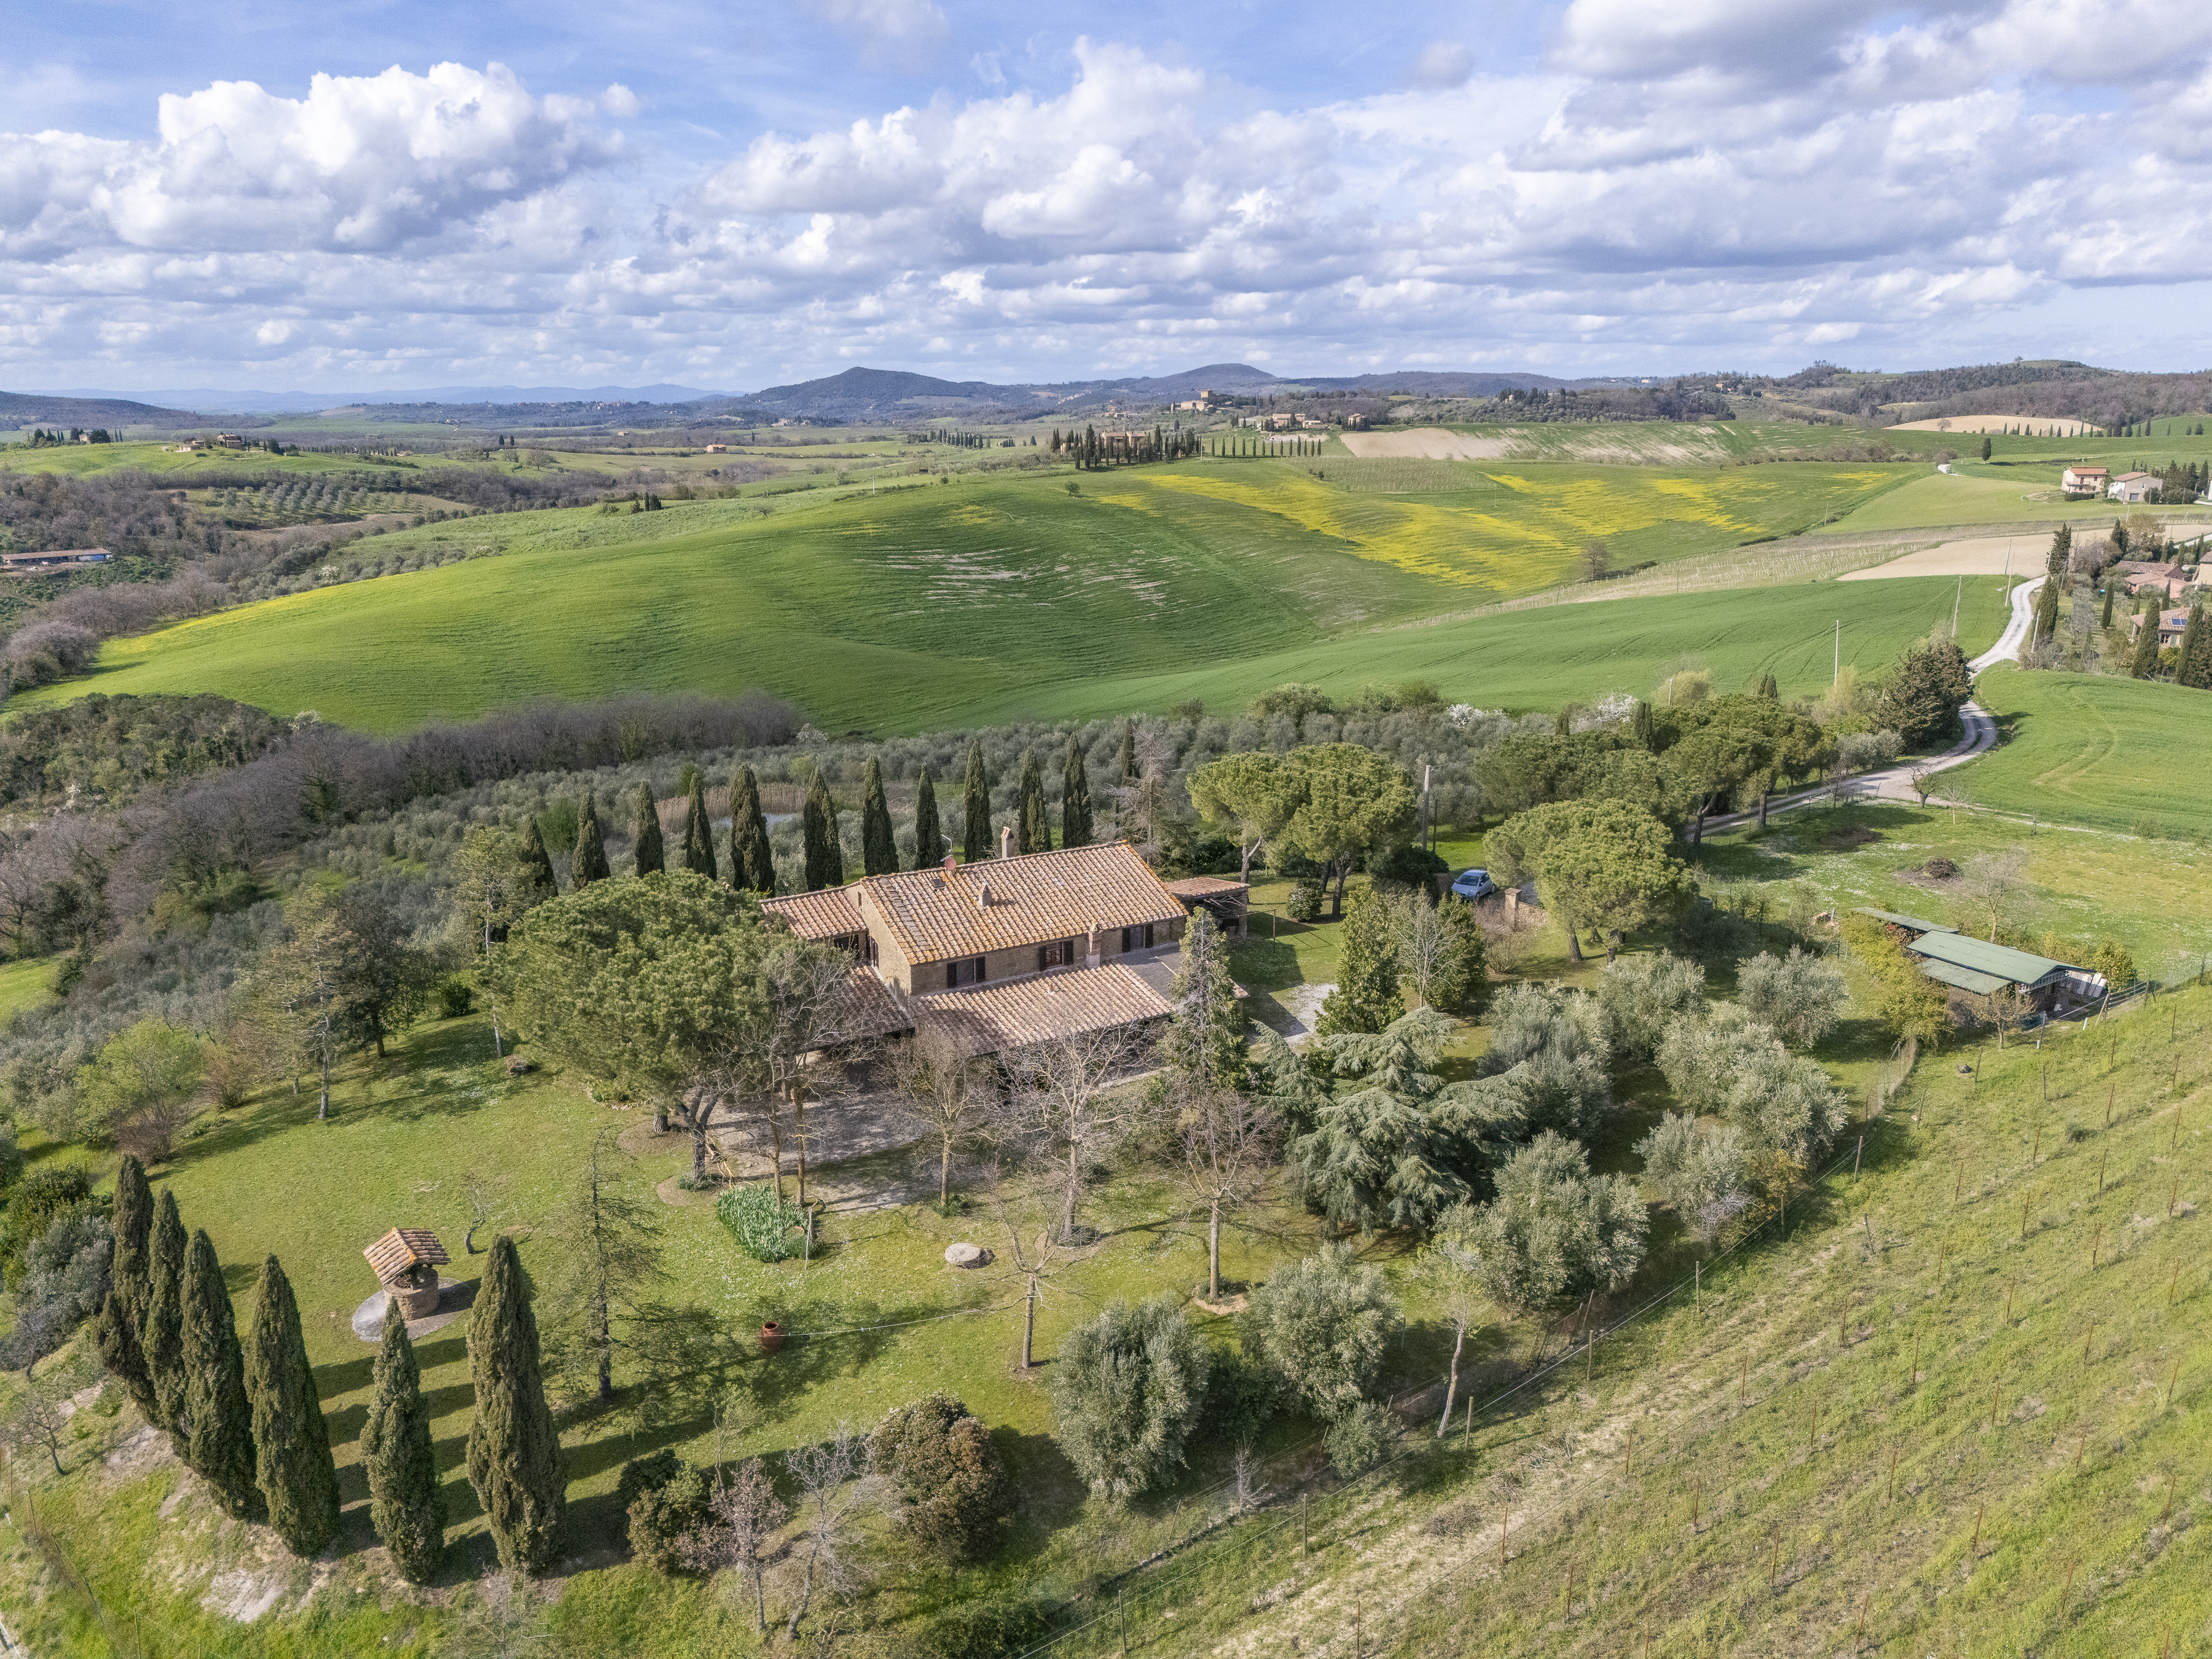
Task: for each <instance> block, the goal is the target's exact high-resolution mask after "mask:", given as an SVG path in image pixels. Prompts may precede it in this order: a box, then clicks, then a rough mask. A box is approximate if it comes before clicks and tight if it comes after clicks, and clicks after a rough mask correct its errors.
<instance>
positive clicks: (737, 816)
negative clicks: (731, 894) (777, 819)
mask: <svg viewBox="0 0 2212 1659" xmlns="http://www.w3.org/2000/svg"><path fill="white" fill-rule="evenodd" d="M730 885H731V886H732V887H734V888H736V889H737V890H738V891H739V892H741V893H773V892H774V891H775V854H774V853H772V852H771V851H770V850H769V844H768V818H767V817H766V816H765V815H763V812H762V811H761V802H760V780H759V779H758V778H757V777H755V776H754V775H753V769H752V768H751V767H750V766H740V767H739V768H738V781H737V784H736V786H735V787H732V789H731V791H730Z"/></svg>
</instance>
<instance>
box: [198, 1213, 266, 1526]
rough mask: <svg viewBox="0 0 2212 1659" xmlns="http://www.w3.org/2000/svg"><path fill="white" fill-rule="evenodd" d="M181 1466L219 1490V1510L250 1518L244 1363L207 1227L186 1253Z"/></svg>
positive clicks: (249, 1417) (253, 1497) (254, 1496)
mask: <svg viewBox="0 0 2212 1659" xmlns="http://www.w3.org/2000/svg"><path fill="white" fill-rule="evenodd" d="M183 1346H184V1361H185V1392H184V1420H183V1423H182V1425H181V1428H180V1432H181V1433H182V1434H183V1436H184V1440H185V1462H187V1463H189V1464H190V1465H191V1467H192V1468H193V1470H194V1471H195V1472H197V1474H198V1475H199V1476H200V1478H201V1479H202V1480H205V1481H206V1482H207V1483H208V1484H209V1485H210V1486H213V1487H214V1488H215V1489H216V1495H217V1496H218V1497H220V1498H222V1506H223V1507H224V1508H225V1509H227V1510H229V1511H230V1512H231V1513H232V1514H233V1515H235V1516H250V1515H252V1514H253V1513H254V1512H255V1511H256V1510H258V1508H259V1507H260V1503H261V1494H260V1492H259V1491H258V1490H257V1489H256V1487H255V1486H254V1484H253V1413H252V1407H251V1406H250V1405H249V1404H248V1403H247V1401H246V1357H245V1355H244V1354H243V1353H242V1352H240V1349H239V1346H238V1322H237V1320H236V1318H235V1317H234V1316H233V1315H232V1313H231V1310H230V1291H229V1290H228V1287H226V1286H225V1285H224V1284H223V1282H222V1262H220V1261H217V1260H216V1254H215V1244H214V1243H213V1241H211V1240H210V1238H209V1237H208V1236H207V1231H206V1229H204V1228H200V1227H196V1228H194V1229H193V1230H192V1242H191V1246H190V1247H189V1248H188V1249H186V1250H185V1296H184V1344H183Z"/></svg>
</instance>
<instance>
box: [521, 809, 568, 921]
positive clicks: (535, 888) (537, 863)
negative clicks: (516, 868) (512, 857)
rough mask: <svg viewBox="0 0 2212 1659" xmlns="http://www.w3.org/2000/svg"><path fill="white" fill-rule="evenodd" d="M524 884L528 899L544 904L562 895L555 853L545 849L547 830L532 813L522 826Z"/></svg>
mask: <svg viewBox="0 0 2212 1659" xmlns="http://www.w3.org/2000/svg"><path fill="white" fill-rule="evenodd" d="M521 863H522V884H523V887H524V889H525V894H526V897H527V899H528V901H529V902H531V903H532V904H543V903H544V902H545V901H546V900H547V899H550V898H559V897H560V896H561V884H560V883H559V882H558V881H556V880H555V879H554V877H553V855H552V854H550V853H549V852H547V851H546V850H545V832H544V830H543V829H539V828H538V818H537V815H536V814H535V813H533V814H532V816H531V818H530V821H529V822H528V823H526V824H524V825H523V827H522V859H521Z"/></svg>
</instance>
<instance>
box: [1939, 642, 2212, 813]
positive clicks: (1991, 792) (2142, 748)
mask: <svg viewBox="0 0 2212 1659" xmlns="http://www.w3.org/2000/svg"><path fill="white" fill-rule="evenodd" d="M1980 686H1981V690H1980V693H1979V695H1980V697H1981V701H1982V702H1983V705H1984V707H1985V708H1988V709H1989V710H1990V712H1991V713H1992V714H1996V716H1997V718H1998V720H2000V721H2001V722H2002V726H2003V730H2004V734H2005V741H2004V743H2003V744H2002V745H2001V746H2000V747H1998V748H1997V749H1995V750H1991V751H1990V753H1989V754H1988V755H1985V756H1984V757H1982V758H1981V759H1980V760H1978V761H1975V762H1973V763H1972V764H1971V765H1969V766H1967V767H1966V768H1965V769H1962V770H1961V771H1960V773H1959V775H1958V779H1959V784H1960V787H1962V788H1963V789H1964V790H1965V791H1966V798H1967V799H1970V800H1972V801H1973V802H1974V803H1975V804H1976V805H1982V806H1989V807H1995V808H1996V809H1998V810H2000V811H2007V812H2017V813H2023V814H2040V815H2041V816H2042V817H2045V818H2049V819H2051V820H2053V821H2055V822H2057V823H2081V824H2088V825H2092V826H2093V827H2095V828H2098V829H2120V830H2129V831H2141V832H2148V833H2151V834H2159V835H2171V836H2184V835H2185V836H2202V835H2203V833H2204V831H2205V830H2206V829H2207V827H2208V826H2207V823H2206V818H2205V806H2206V802H2207V800H2208V799H2212V796H2208V792H2207V785H2206V780H2207V778H2208V777H2212V696H2207V695H2206V694H2205V693H2204V692H2202V691H2196V690H2189V689H2187V688H2185V687H2182V686H2176V685H2163V684H2155V683H2153V682H2149V681H2143V680H2130V679H2121V678H2116V677H2110V676H2105V675H2097V674H2069V673H2060V672H2045V671H2037V672H2033V673H2029V672H2025V671H2021V670H2018V669H2013V668H2006V669H2001V670H1997V671H1992V672H1990V673H1987V674H1984V675H1983V676H1982V677H1981V679H1980Z"/></svg>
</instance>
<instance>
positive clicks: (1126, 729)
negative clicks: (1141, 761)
mask: <svg viewBox="0 0 2212 1659" xmlns="http://www.w3.org/2000/svg"><path fill="white" fill-rule="evenodd" d="M1114 769H1115V772H1116V773H1117V774H1118V776H1116V777H1115V780H1114V781H1115V782H1116V783H1134V782H1135V781H1136V780H1137V723H1136V722H1135V721H1134V720H1123V721H1122V722H1121V752H1120V753H1119V754H1118V755H1117V756H1115V760H1114Z"/></svg>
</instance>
